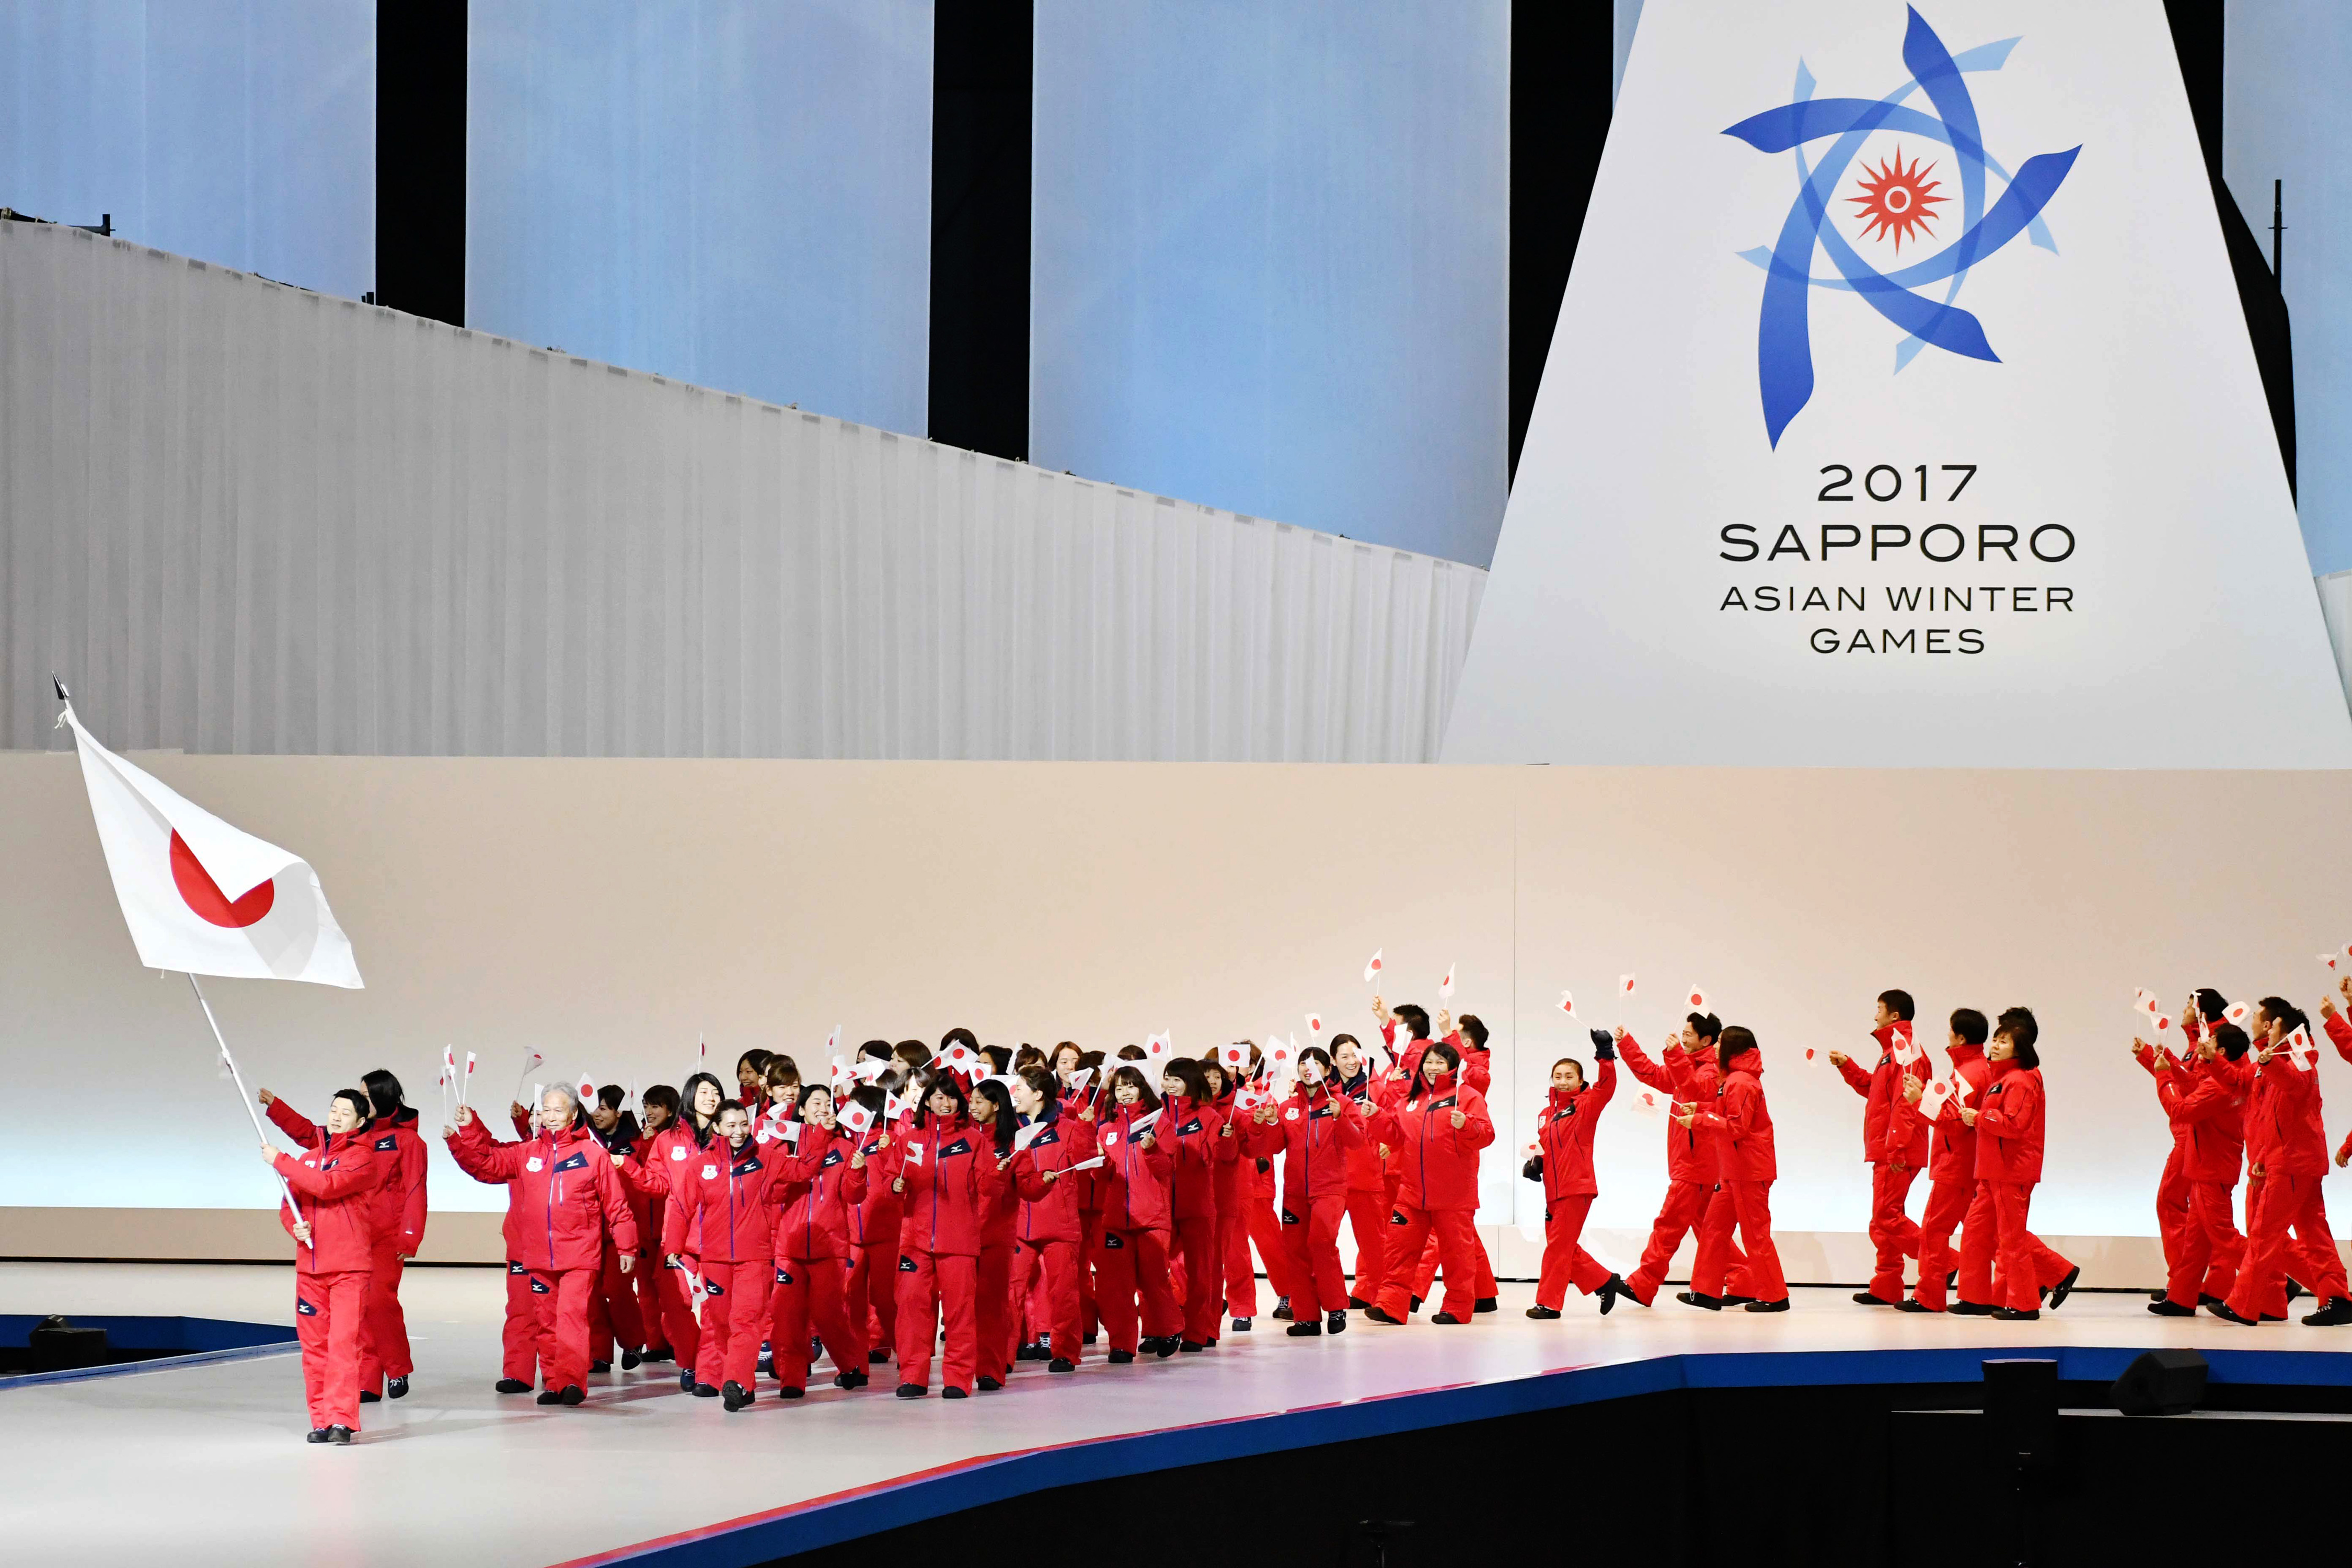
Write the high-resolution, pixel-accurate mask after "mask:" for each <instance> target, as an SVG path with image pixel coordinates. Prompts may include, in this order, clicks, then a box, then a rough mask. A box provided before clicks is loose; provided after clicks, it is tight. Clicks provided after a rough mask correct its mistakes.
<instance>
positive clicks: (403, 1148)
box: [268, 1100, 425, 1258]
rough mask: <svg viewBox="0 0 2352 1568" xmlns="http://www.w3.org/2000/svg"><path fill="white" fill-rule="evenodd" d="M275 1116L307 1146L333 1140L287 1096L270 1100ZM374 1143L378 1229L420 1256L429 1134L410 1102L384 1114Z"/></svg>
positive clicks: (374, 1127) (371, 1134)
mask: <svg viewBox="0 0 2352 1568" xmlns="http://www.w3.org/2000/svg"><path fill="white" fill-rule="evenodd" d="M268 1110H269V1120H270V1121H274V1122H276V1123H277V1124H278V1127H279V1129H280V1130H281V1131H284V1132H285V1134H286V1135H287V1136H288V1137H289V1138H291V1139H293V1140H294V1142H297V1143H299V1144H300V1145H301V1146H302V1147H303V1148H305V1149H316V1148H318V1147H319V1146H320V1144H322V1143H324V1142H326V1141H327V1130H326V1129H325V1128H324V1127H322V1126H320V1125H318V1124H317V1123H315V1122H310V1121H304V1120H303V1119H302V1118H301V1117H299V1116H297V1115H295V1114H294V1112H293V1111H292V1110H290V1109H289V1108H288V1106H287V1104H286V1102H285V1101H284V1100H271V1101H270V1102H269V1106H268ZM368 1145H369V1147H370V1148H371V1149H373V1151H374V1152H375V1158H376V1163H377V1164H378V1165H379V1166H380V1167H382V1176H383V1181H382V1184H380V1185H378V1186H377V1188H376V1189H375V1216H374V1219H375V1234H376V1238H377V1240H378V1241H379V1242H380V1243H381V1242H389V1243H390V1244H391V1245H392V1249H393V1250H394V1252H397V1253H399V1254H401V1255H402V1256H403V1257H406V1258H414V1257H415V1256H416V1252H417V1249H418V1248H419V1247H423V1246H424V1245H425V1140H424V1139H422V1138H420V1137H418V1136H417V1133H416V1112H415V1110H413V1109H411V1108H410V1107H407V1106H403V1107H402V1108H401V1109H400V1110H396V1111H394V1112H393V1113H392V1115H391V1116H390V1117H388V1118H387V1117H382V1116H379V1117H377V1118H376V1119H375V1121H373V1123H371V1124H370V1126H369V1129H368Z"/></svg>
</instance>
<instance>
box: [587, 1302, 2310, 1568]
mask: <svg viewBox="0 0 2352 1568" xmlns="http://www.w3.org/2000/svg"><path fill="white" fill-rule="evenodd" d="M2143 1349H2144V1347H2135V1348H2128V1349H2126V1348H2120V1347H2116V1348H2110V1347H2106V1346H2097V1345H2058V1346H2050V1347H2046V1348H2036V1347H2033V1346H2024V1345H1989V1346H1985V1347H1982V1348H1979V1349H1964V1348H1957V1349H1937V1350H1883V1351H1799V1352H1770V1351H1766V1352H1753V1353H1731V1354H1717V1355H1677V1356H1660V1357H1655V1358H1653V1359H1650V1360H1644V1361H1631V1362H1616V1363H1609V1364H1606V1365H1601V1366H1587V1367H1563V1368H1560V1369H1559V1370H1557V1371H1553V1372H1548V1373H1538V1374H1537V1375H1535V1376H1533V1377H1524V1378H1514V1379H1510V1380H1507V1381H1505V1382H1500V1383H1481V1384H1465V1385H1461V1386H1457V1387H1450V1388H1436V1389H1429V1390H1425V1391H1423V1392H1418V1393H1409V1394H1387V1395H1381V1396H1378V1397H1374V1398H1369V1399H1359V1400H1351V1401H1349V1402H1347V1403H1344V1404H1339V1405H1316V1406H1310V1407H1308V1408H1306V1409H1300V1410H1286V1411H1278V1412H1274V1413H1270V1414H1267V1415H1251V1416H1243V1417H1239V1418H1237V1419H1234V1420H1231V1421H1220V1422H1213V1423H1208V1424H1205V1425H1202V1426H1178V1427H1170V1428H1166V1429H1162V1430H1160V1431H1151V1432H1138V1433H1132V1434H1129V1435H1128V1436H1118V1437H1106V1438H1100V1439H1094V1440H1089V1441H1084V1442H1078V1443H1072V1444H1068V1445H1066V1446H1063V1447H1052V1448H1044V1449H1034V1450H1031V1451H1028V1452H1025V1453H1019V1454H1011V1455H1004V1456H1002V1457H990V1458H977V1459H972V1460H969V1461H966V1462H965V1463H962V1464H960V1465H955V1466H950V1467H948V1468H944V1469H941V1470H938V1471H932V1472H928V1473H924V1474H921V1475H916V1476H909V1477H906V1478H904V1479H899V1480H896V1481H888V1482H884V1483H881V1484H880V1485H878V1486H877V1487H874V1488H872V1489H865V1490H861V1491H857V1492H855V1493H851V1494H848V1495H845V1496H840V1497H835V1498H832V1499H819V1500H814V1501H813V1502H808V1503H802V1504H797V1505H795V1506H793V1507H792V1508H788V1509H782V1510H777V1511H775V1512H773V1513H771V1514H767V1515H763V1516H760V1517H756V1518H752V1519H750V1520H746V1521H741V1522H740V1523H735V1524H729V1525H716V1526H712V1527H711V1528H709V1529H708V1530H704V1531H695V1532H693V1533H691V1534H689V1535H687V1536H682V1537H672V1538H669V1539H667V1540H664V1541H657V1542H646V1543H644V1544H643V1545H640V1546H635V1547H626V1548H623V1549H621V1550H620V1551H617V1552H604V1553H600V1554H598V1555H597V1556H594V1557H592V1558H585V1559H582V1560H581V1561H582V1563H659V1564H661V1565H662V1568H742V1565H744V1564H749V1563H764V1562H767V1561H769V1560H770V1559H772V1558H775V1557H780V1556H783V1555H785V1554H787V1553H790V1552H808V1551H813V1550H814V1549H816V1548H818V1547H822V1546H832V1545H835V1544H838V1543H839V1542H845V1541H854V1540H856V1539H857V1538H859V1537H861V1536H866V1535H872V1534H875V1533H877V1532H878V1531H886V1530H893V1529H896V1528H898V1526H900V1525H906V1524H916V1523H919V1522H921V1521H924V1520H928V1519H937V1518H939V1517H940V1516H942V1515H944V1514H950V1513H956V1512H960V1511H961V1510H964V1509H968V1508H977V1507H979V1506H981V1505H982V1504H983V1503H989V1502H995V1501H999V1500H1003V1499H1004V1498H1008V1497H1017V1496H1021V1495H1023V1494H1024V1493H1028V1492H1034V1491H1042V1490H1045V1489H1049V1488H1053V1487H1064V1486H1076V1485H1083V1484H1084V1483H1086V1482H1088V1481H1098V1480H1108V1479H1114V1478H1118V1477H1122V1476H1134V1475H1143V1474H1148V1473H1150V1472H1151V1471H1155V1470H1164V1469H1173V1468H1180V1467H1182V1466H1186V1465H1198V1464H1206V1463H1209V1462H1211V1461H1213V1460H1217V1459H1238V1458H1252V1457H1255V1456H1257V1455H1262V1454H1271V1453H1279V1452H1282V1451H1284V1450H1286V1449H1292V1448H1307V1447H1317V1446H1318V1445H1322V1444H1327V1443H1343V1442H1348V1441H1351V1440H1353V1439H1356V1438H1360V1437H1380V1436H1390V1435H1391V1434H1394V1433H1399V1432H1410V1431H1415V1430H1418V1429H1421V1428H1424V1427H1431V1426H1454V1425H1457V1424H1459V1423H1463V1422H1468V1421H1485V1420H1490V1419H1492V1418H1494V1417H1496V1416H1502V1415H1525V1414H1528V1413H1530V1412H1534V1411H1541V1410H1558V1409H1565V1408H1568V1407H1570V1406H1572V1405H1591V1404H1596V1403H1598V1402H1600V1401H1601V1400H1607V1399H1623V1398H1628V1397H1631V1396H1633V1395H1636V1394H1661V1393H1665V1392H1669V1391H1671V1390H1675V1389H1683V1388H1692V1389H1717V1388H1786V1387H1798V1386H1806V1387H1826V1386H1834V1385H1840V1384H1843V1385H1857V1384H1955V1383H1977V1382H1980V1381H1982V1378H1983V1371H1982V1367H1983V1363H1985V1362H1987V1361H1989V1360H2015V1361H2052V1360H2054V1361H2055V1362H2057V1363H2058V1376H2059V1377H2060V1379H2061V1380H2062V1381H2066V1382H2084V1383H2111V1382H2113V1381H2114V1380H2115V1379H2116V1378H2117V1377H2119V1376H2121V1375H2122V1373H2123V1371H2124V1369H2125V1368H2126V1366H2129V1365H2130V1364H2131V1363H2132V1361H2133V1360H2134V1359H2135V1358H2136V1357H2137V1356H2138V1355H2140V1354H2141V1353H2142V1350H2143ZM2200 1353H2201V1354H2203V1355H2204V1357H2205V1359H2206V1361H2207V1363H2209V1365H2210V1368H2211V1373H2210V1376H2211V1381H2213V1382H2214V1383H2217V1384H2232V1383H2234V1384H2272V1385H2277V1384H2288V1385H2294V1384H2301V1385H2305V1386H2317V1387H2331V1388H2333V1387H2345V1386H2352V1355H2346V1354H2343V1353H2340V1352H2326V1351H2219V1350H2217V1351H2203V1352H2200Z"/></svg>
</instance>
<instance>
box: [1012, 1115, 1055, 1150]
mask: <svg viewBox="0 0 2352 1568" xmlns="http://www.w3.org/2000/svg"><path fill="white" fill-rule="evenodd" d="M1051 1125H1052V1123H1050V1122H1045V1121H1032V1122H1031V1123H1030V1124H1029V1125H1028V1126H1026V1127H1023V1128H1019V1129H1017V1130H1016V1131H1014V1132H1013V1152H1014V1153H1016V1154H1017V1153H1019V1152H1021V1151H1022V1150H1024V1149H1026V1148H1027V1147H1029V1145H1030V1144H1032V1143H1034V1142H1036V1141H1037V1134H1038V1133H1040V1132H1043V1131H1045V1129H1046V1128H1047V1127H1049V1126H1051Z"/></svg>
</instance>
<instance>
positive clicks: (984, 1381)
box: [976, 1377, 1004, 1394]
mask: <svg viewBox="0 0 2352 1568" xmlns="http://www.w3.org/2000/svg"><path fill="white" fill-rule="evenodd" d="M976 1386H977V1387H978V1388H979V1389H980V1391H981V1392H982V1394H994V1393H995V1392H996V1391H997V1390H998V1389H1000V1388H1003V1386H1004V1385H1003V1384H1001V1383H999V1382H997V1381H996V1379H994V1378H992V1377H982V1378H980V1379H978V1380H977V1384H976Z"/></svg>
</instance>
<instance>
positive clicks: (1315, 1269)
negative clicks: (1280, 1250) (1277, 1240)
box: [1282, 1189, 1348, 1323]
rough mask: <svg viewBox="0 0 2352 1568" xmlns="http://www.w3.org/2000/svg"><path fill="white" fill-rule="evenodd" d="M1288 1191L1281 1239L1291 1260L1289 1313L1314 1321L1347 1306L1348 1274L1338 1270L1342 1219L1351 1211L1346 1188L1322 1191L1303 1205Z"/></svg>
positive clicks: (1306, 1320)
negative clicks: (1302, 1208)
mask: <svg viewBox="0 0 2352 1568" xmlns="http://www.w3.org/2000/svg"><path fill="white" fill-rule="evenodd" d="M1301 1206H1302V1205H1300V1204H1299V1202H1298V1200H1297V1199H1296V1198H1293V1197H1291V1196H1290V1195H1289V1194H1284V1195H1283V1199H1282V1218H1283V1226H1282V1241H1283V1247H1284V1253H1285V1256H1286V1258H1287V1259H1288V1260H1289V1264H1290V1279H1291V1297H1290V1315H1291V1318H1292V1319H1293V1321H1297V1322H1301V1323H1312V1322H1317V1321H1320V1316H1319V1315H1320V1314H1321V1313H1324V1312H1344V1311H1346V1310H1348V1277H1347V1276H1346V1275H1345V1274H1342V1273H1341V1272H1340V1271H1339V1221H1340V1220H1341V1219H1342V1218H1344V1217H1345V1216H1346V1215H1347V1213H1348V1194H1347V1192H1346V1190H1345V1189H1342V1190H1340V1191H1338V1192H1329V1193H1324V1194H1319V1195H1318V1196H1317V1197H1316V1198H1315V1200H1314V1201H1313V1202H1311V1203H1309V1204H1307V1205H1303V1206H1304V1207H1305V1209H1306V1211H1307V1212H1306V1213H1304V1214H1301V1213H1300V1212H1299V1210H1300V1207H1301Z"/></svg>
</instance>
